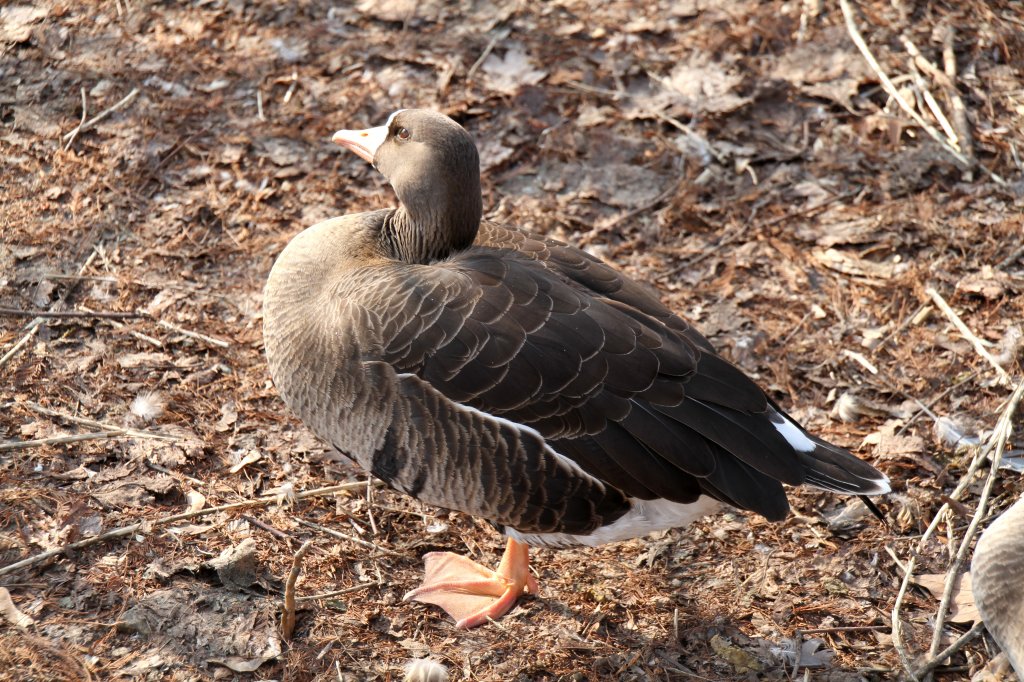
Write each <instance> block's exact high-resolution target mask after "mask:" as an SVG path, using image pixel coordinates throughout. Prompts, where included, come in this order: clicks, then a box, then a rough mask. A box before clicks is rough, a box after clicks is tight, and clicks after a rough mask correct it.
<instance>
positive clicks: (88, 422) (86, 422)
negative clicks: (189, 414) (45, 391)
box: [22, 403, 178, 441]
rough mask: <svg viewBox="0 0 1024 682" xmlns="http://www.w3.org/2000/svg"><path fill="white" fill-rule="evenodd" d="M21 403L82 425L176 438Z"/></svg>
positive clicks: (145, 436) (129, 434)
mask: <svg viewBox="0 0 1024 682" xmlns="http://www.w3.org/2000/svg"><path fill="white" fill-rule="evenodd" d="M22 405H23V406H24V407H27V408H28V409H30V410H32V411H33V412H37V413H39V414H45V415H46V416H47V417H55V418H57V419H63V420H65V421H69V422H74V423H75V424H82V425H83V426H92V427H94V428H97V429H105V430H107V431H121V432H122V433H124V435H126V436H131V437H133V438H156V439H158V440H166V441H176V440H178V437H177V436H168V435H167V434H164V433H157V432H155V431H140V430H138V429H123V428H121V427H119V426H114V425H113V424H108V423H106V422H101V421H96V420H95V419H86V418H85V417H76V416H74V415H71V414H65V413H63V412H58V411H57V410H51V409H50V408H48V407H43V406H42V405H37V404H36V403H22Z"/></svg>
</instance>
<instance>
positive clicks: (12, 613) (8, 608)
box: [0, 587, 35, 628]
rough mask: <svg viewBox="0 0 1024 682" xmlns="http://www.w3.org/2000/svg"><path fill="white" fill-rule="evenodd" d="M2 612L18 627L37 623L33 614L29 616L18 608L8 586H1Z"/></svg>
mask: <svg viewBox="0 0 1024 682" xmlns="http://www.w3.org/2000/svg"><path fill="white" fill-rule="evenodd" d="M0 613H2V614H4V618H5V619H7V622H8V623H10V624H11V625H13V626H14V627H16V628H27V627H28V626H30V625H32V624H33V623H35V621H34V620H32V617H31V616H27V615H25V614H24V613H22V612H21V611H19V610H18V607H17V606H15V605H14V602H13V601H12V600H11V593H10V592H8V591H7V588H6V587H0Z"/></svg>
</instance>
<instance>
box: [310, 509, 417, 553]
mask: <svg viewBox="0 0 1024 682" xmlns="http://www.w3.org/2000/svg"><path fill="white" fill-rule="evenodd" d="M295 521H296V522H297V523H298V524H300V525H303V526H307V527H309V528H313V529H314V530H318V531H320V532H321V533H326V534H327V535H330V536H331V537H333V538H338V539H339V540H345V541H347V542H351V543H353V544H356V545H359V546H360V547H365V548H366V549H372V550H373V551H375V552H380V553H381V554H386V555H388V556H393V557H403V556H405V555H404V554H402V553H401V552H396V551H394V550H392V549H388V548H387V547H381V546H380V545H377V544H374V543H372V542H367V541H366V540H361V539H360V538H357V537H355V536H354V535H348V534H346V533H342V532H340V531H337V530H334V529H332V528H326V527H324V526H321V525H320V524H317V523H313V522H312V521H307V520H306V519H301V518H298V517H296V519H295Z"/></svg>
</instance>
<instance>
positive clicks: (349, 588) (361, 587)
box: [295, 582, 384, 602]
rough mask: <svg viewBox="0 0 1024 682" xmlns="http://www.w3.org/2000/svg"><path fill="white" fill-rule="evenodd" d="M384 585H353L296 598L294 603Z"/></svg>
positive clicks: (379, 583) (338, 595)
mask: <svg viewBox="0 0 1024 682" xmlns="http://www.w3.org/2000/svg"><path fill="white" fill-rule="evenodd" d="M383 585H384V583H381V582H376V583H363V584H362V585H355V586H353V587H346V588H345V589H343V590H334V591H333V592H321V593H320V594H309V595H306V596H304V597H296V598H295V601H297V602H302V601H315V600H317V599H330V598H332V597H340V596H342V595H345V594H352V593H353V592H361V591H363V590H366V589H369V588H371V587H381V586H383Z"/></svg>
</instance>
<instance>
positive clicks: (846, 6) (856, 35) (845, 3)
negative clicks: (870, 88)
mask: <svg viewBox="0 0 1024 682" xmlns="http://www.w3.org/2000/svg"><path fill="white" fill-rule="evenodd" d="M839 6H840V7H841V8H842V10H843V18H844V19H845V20H846V30H847V32H848V33H849V34H850V39H851V40H853V42H854V44H855V45H856V46H857V49H858V50H860V53H861V54H862V55H863V56H864V59H865V61H867V63H868V66H870V67H871V70H872V71H874V72H875V75H876V76H878V81H879V82H880V83H881V84H882V87H883V88H884V89H885V91H886V93H888V95H889V96H890V97H892V98H893V100H895V101H896V103H897V104H898V105H899V106H900V108H901V109H903V111H905V112H906V113H907V115H908V116H910V118H912V119H914V123H916V124H917V125H919V126H921V128H922V129H923V130H924V131H925V132H926V133H928V136H929V137H931V138H932V139H933V140H935V141H936V142H938V143H939V144H940V145H942V148H943V149H945V150H946V151H947V152H949V154H951V155H952V156H953V158H955V159H956V160H957V161H959V162H960V163H961V164H963V166H964V167H965V168H973V167H975V166H977V167H978V168H980V169H981V170H982V171H983V172H984V173H985V174H986V175H988V176H989V177H991V178H992V180H993V181H995V182H996V183H997V184H999V185H1003V186H1006V185H1007V184H1009V183H1007V182H1006V180H1004V179H1003V178H1002V177H1001V176H999V175H997V174H995V173H993V172H992V171H990V170H989V169H987V168H986V167H985V166H983V165H981V164H979V163H977V162H976V161H973V160H972V159H969V158H967V157H966V156H964V155H963V154H961V153H960V152H959V151H958V150H957V149H956V147H954V146H953V145H952V144H950V142H949V140H947V139H946V138H945V137H943V136H942V135H941V134H940V133H939V131H938V130H936V129H935V127H934V126H932V125H931V124H930V123H928V121H926V120H924V119H923V118H922V117H921V115H920V114H919V113H917V110H916V109H914V107H913V106H911V105H910V103H909V102H907V100H906V99H904V98H903V95H901V94H900V91H899V89H898V88H897V87H896V85H895V84H894V83H893V82H892V79H890V78H889V76H888V75H887V74H886V73H885V70H884V69H883V68H882V66H881V64H879V63H878V60H877V59H875V55H873V54H872V53H871V48H869V47H868V44H867V43H866V42H865V41H864V37H863V36H861V34H860V30H859V29H858V28H857V21H856V19H854V16H853V9H852V8H851V7H850V2H849V0H839Z"/></svg>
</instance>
